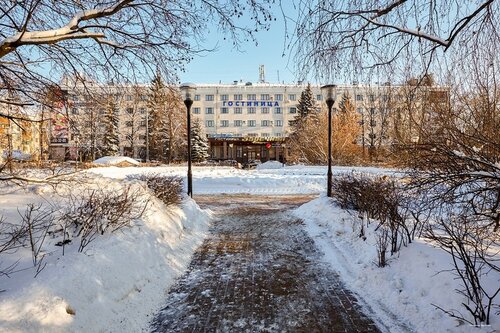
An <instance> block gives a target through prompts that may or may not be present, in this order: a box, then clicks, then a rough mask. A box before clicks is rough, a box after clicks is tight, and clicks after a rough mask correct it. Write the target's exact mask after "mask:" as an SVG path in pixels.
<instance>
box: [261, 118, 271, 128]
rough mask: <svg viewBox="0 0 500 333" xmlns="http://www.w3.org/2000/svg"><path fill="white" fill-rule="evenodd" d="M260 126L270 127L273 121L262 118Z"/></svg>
mask: <svg viewBox="0 0 500 333" xmlns="http://www.w3.org/2000/svg"><path fill="white" fill-rule="evenodd" d="M260 126H262V127H269V126H271V121H270V120H261V121H260Z"/></svg>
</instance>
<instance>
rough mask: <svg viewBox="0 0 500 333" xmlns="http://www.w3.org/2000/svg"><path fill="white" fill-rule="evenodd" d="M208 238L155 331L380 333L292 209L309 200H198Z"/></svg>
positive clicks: (168, 301) (172, 294) (156, 321)
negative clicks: (208, 218) (206, 213)
mask: <svg viewBox="0 0 500 333" xmlns="http://www.w3.org/2000/svg"><path fill="white" fill-rule="evenodd" d="M195 199H196V201H197V202H198V203H199V204H200V205H201V206H205V207H207V208H210V209H212V210H213V211H214V213H215V220H214V222H213V225H212V228H211V231H210V235H209V236H208V237H207V239H206V240H205V242H204V243H203V245H202V246H201V247H200V248H199V249H198V251H197V252H196V253H195V255H194V257H193V260H192V262H191V264H190V267H189V269H188V271H187V272H186V273H185V274H184V275H183V277H182V278H181V279H180V280H179V281H178V283H177V284H176V285H174V286H173V288H172V289H171V290H170V293H169V294H168V296H167V299H166V301H165V307H164V308H163V309H162V310H161V311H160V313H159V314H157V315H156V317H155V319H154V321H153V323H152V330H153V331H154V332H292V331H293V332H378V331H379V330H378V329H377V328H376V326H375V324H374V323H373V322H372V321H371V320H370V319H368V318H367V317H366V316H365V315H364V314H363V313H362V312H361V309H360V306H359V305H358V304H357V301H356V299H355V298H354V296H353V295H352V294H351V293H350V292H349V291H347V290H346V289H345V288H344V287H343V286H342V283H341V282H340V280H339V278H338V276H337V275H336V273H334V272H333V271H332V270H331V268H329V267H328V265H327V264H325V263H324V262H323V261H321V253H320V252H319V251H318V250H317V248H316V246H315V244H314V241H313V240H312V239H311V238H310V237H309V236H308V234H307V233H306V231H305V230H304V224H303V223H302V221H301V220H299V219H297V218H296V217H294V216H293V215H292V213H291V209H292V208H295V207H297V206H298V205H300V204H302V203H304V202H307V201H309V200H311V197H310V196H294V197H290V196H289V197H265V196H260V197H255V196H254V197H250V196H244V195H240V196H234V195H232V196H227V195H219V196H198V197H195Z"/></svg>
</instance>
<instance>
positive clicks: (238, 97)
mask: <svg viewBox="0 0 500 333" xmlns="http://www.w3.org/2000/svg"><path fill="white" fill-rule="evenodd" d="M63 86H65V88H64V94H65V96H66V97H65V99H64V100H65V103H64V105H63V104H61V105H60V110H59V112H56V114H55V115H54V116H53V117H52V121H51V129H50V133H51V139H50V145H51V149H50V151H51V158H54V159H63V158H71V159H74V158H77V156H81V154H82V153H85V154H86V156H87V157H90V158H93V157H98V156H96V153H97V152H98V148H99V145H100V142H99V140H100V139H99V138H101V137H102V132H103V131H104V130H105V127H104V126H103V124H102V122H101V121H100V119H101V118H102V117H103V115H104V113H105V106H104V105H105V101H99V100H98V99H96V97H95V96H106V98H108V99H109V98H110V97H111V98H113V100H114V101H115V102H116V106H117V110H118V113H119V133H120V153H121V154H122V155H127V156H131V157H135V158H145V157H146V154H147V150H148V137H147V133H148V131H147V128H148V114H149V112H148V89H149V88H148V86H146V85H143V86H137V85H124V84H121V85H97V84H92V83H90V84H86V85H85V86H83V85H81V84H75V83H72V84H69V83H66V84H65V85H63ZM306 87H307V84H270V83H263V82H259V83H251V82H247V83H244V82H241V81H235V82H233V83H232V84H197V89H196V93H195V96H194V102H193V105H192V107H191V113H192V118H199V120H200V121H201V123H202V124H203V125H204V129H205V134H206V135H207V138H208V140H209V143H210V151H209V153H210V156H211V158H212V159H215V160H236V161H238V162H241V163H244V162H247V161H250V160H261V161H267V160H278V161H286V159H287V156H288V153H289V152H288V148H287V143H286V139H287V137H288V135H289V134H290V121H292V120H293V119H294V118H295V117H296V116H297V106H298V104H299V100H300V96H301V94H302V92H303V91H304V90H305V89H306ZM174 88H175V87H174ZM311 89H312V92H313V96H314V100H315V103H316V109H317V111H318V112H326V103H324V101H323V97H322V95H321V89H320V86H319V85H311ZM344 95H346V96H349V99H350V100H351V103H352V105H353V107H354V108H355V110H356V111H357V113H358V114H359V140H358V143H359V145H362V146H363V148H365V147H366V148H367V149H369V148H375V147H381V146H387V145H392V144H394V143H395V142H402V141H405V142H419V141H421V140H422V139H423V138H422V136H421V135H420V130H419V126H420V128H421V126H423V125H425V124H426V123H427V122H429V120H430V118H429V117H430V112H428V110H430V109H431V108H430V107H428V106H430V105H431V104H433V105H435V104H443V103H447V101H448V95H449V94H448V89H446V88H442V87H432V86H418V87H417V86H414V85H413V86H410V85H408V86H394V85H390V84H385V85H375V86H374V85H359V84H352V85H338V86H337V89H336V99H335V104H334V112H335V110H336V109H338V105H339V102H340V101H341V100H342V97H343V96H344ZM181 105H182V104H181ZM324 126H327V124H324Z"/></svg>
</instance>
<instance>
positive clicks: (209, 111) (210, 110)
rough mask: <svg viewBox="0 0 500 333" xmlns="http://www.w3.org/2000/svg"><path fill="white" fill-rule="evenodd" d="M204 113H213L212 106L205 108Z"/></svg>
mask: <svg viewBox="0 0 500 333" xmlns="http://www.w3.org/2000/svg"><path fill="white" fill-rule="evenodd" d="M205 113H206V114H214V108H205Z"/></svg>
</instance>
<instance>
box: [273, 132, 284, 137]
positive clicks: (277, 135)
mask: <svg viewBox="0 0 500 333" xmlns="http://www.w3.org/2000/svg"><path fill="white" fill-rule="evenodd" d="M274 136H275V137H278V138H281V137H282V136H283V134H281V133H276V134H274Z"/></svg>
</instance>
